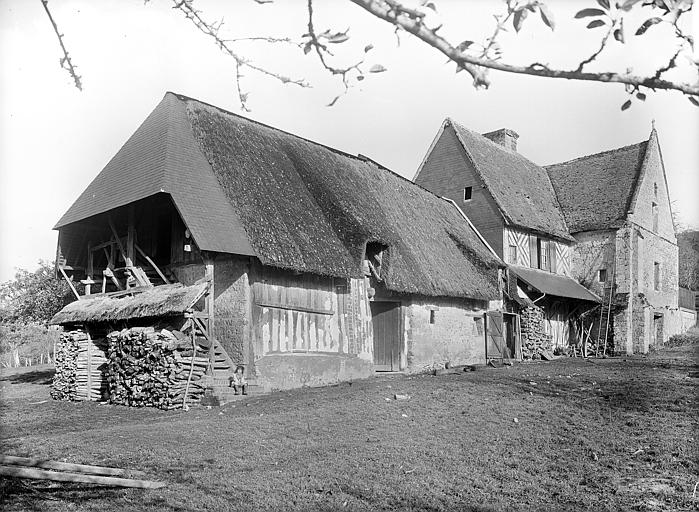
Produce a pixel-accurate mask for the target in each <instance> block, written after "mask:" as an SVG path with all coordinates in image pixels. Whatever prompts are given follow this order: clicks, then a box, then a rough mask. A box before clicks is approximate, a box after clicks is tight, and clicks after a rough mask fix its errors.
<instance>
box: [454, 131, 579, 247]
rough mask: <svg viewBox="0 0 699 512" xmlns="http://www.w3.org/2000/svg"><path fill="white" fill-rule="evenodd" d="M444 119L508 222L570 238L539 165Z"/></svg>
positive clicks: (552, 192)
mask: <svg viewBox="0 0 699 512" xmlns="http://www.w3.org/2000/svg"><path fill="white" fill-rule="evenodd" d="M448 121H449V122H450V123H451V125H452V126H453V127H454V130H455V132H456V135H457V137H458V138H459V140H460V141H461V144H462V146H463V148H464V150H465V151H466V153H467V155H468V156H469V158H470V159H471V161H472V163H473V165H474V167H475V168H476V171H477V172H478V173H479V175H480V176H481V178H482V179H483V182H484V184H485V185H486V187H487V188H488V191H489V192H490V194H491V195H492V196H493V199H494V200H495V202H496V203H497V205H498V207H499V209H500V211H501V212H502V214H503V215H504V216H505V218H506V219H507V221H508V222H509V223H510V224H513V225H515V226H519V227H523V228H526V229H531V230H534V231H538V232H542V233H546V234H549V235H553V236H554V237H558V238H562V239H565V240H572V237H571V236H570V233H569V232H568V228H567V226H566V222H565V219H564V218H563V215H562V213H561V211H560V209H559V207H558V202H557V200H556V195H555V193H554V190H553V187H552V186H551V182H550V180H549V177H548V175H547V173H546V171H545V170H544V169H543V168H542V167H539V166H538V165H536V164H535V163H533V162H532V161H530V160H528V159H526V158H525V157H524V156H522V155H520V154H519V153H517V152H515V151H510V150H508V149H505V148H504V147H502V146H501V145H499V144H496V143H495V142H493V141H491V140H489V139H488V138H486V137H484V136H483V135H481V134H479V133H476V132H474V131H471V130H469V129H467V128H464V127H463V126H461V125H460V124H458V123H455V122H454V121H452V120H448Z"/></svg>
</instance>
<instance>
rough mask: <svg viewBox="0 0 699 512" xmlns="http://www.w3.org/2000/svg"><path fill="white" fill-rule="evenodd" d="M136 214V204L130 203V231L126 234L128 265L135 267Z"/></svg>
mask: <svg viewBox="0 0 699 512" xmlns="http://www.w3.org/2000/svg"><path fill="white" fill-rule="evenodd" d="M134 216H135V209H134V205H129V227H128V231H127V234H126V258H125V260H126V266H127V267H133V266H134V261H135V258H134V243H135V237H136V229H135V226H134Z"/></svg>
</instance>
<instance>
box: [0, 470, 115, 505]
mask: <svg viewBox="0 0 699 512" xmlns="http://www.w3.org/2000/svg"><path fill="white" fill-rule="evenodd" d="M123 492H124V490H123V489H115V488H113V487H105V486H100V485H86V484H80V483H64V482H50V481H43V480H23V479H20V478H5V477H0V503H2V505H3V509H5V510H36V511H43V510H45V509H46V502H49V501H50V502H66V503H73V504H81V503H86V502H88V501H95V500H110V501H113V500H115V499H118V498H120V497H121V496H122V495H123Z"/></svg>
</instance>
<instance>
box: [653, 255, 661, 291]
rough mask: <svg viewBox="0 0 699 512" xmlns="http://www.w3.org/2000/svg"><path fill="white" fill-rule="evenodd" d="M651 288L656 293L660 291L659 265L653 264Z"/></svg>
mask: <svg viewBox="0 0 699 512" xmlns="http://www.w3.org/2000/svg"><path fill="white" fill-rule="evenodd" d="M653 288H654V289H655V290H656V291H659V290H660V263H658V262H657V261H656V262H655V263H653Z"/></svg>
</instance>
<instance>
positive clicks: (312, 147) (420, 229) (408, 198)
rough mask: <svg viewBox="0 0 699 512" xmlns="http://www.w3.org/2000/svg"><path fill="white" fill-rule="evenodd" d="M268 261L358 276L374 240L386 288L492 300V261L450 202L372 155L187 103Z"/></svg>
mask: <svg viewBox="0 0 699 512" xmlns="http://www.w3.org/2000/svg"><path fill="white" fill-rule="evenodd" d="M181 99H182V100H183V101H185V102H186V103H187V111H188V113H189V116H190V119H191V122H192V126H193V129H194V134H195V137H196V138H197V139H198V140H199V142H200V144H201V147H202V150H203V152H204V155H205V156H206V158H207V160H208V161H209V163H210V164H211V168H212V169H213V171H214V174H215V175H216V177H217V178H218V180H219V183H220V184H221V187H222V189H223V191H224V193H225V194H226V196H227V197H228V199H229V201H230V203H231V204H232V205H233V207H234V208H235V210H236V212H237V214H238V215H239V217H240V219H241V221H242V223H243V226H244V227H245V231H246V233H247V235H248V239H249V241H250V245H251V246H252V248H253V250H254V252H255V254H256V255H257V257H258V258H259V259H260V260H261V261H262V263H263V264H266V265H271V266H275V267H280V268H287V269H291V270H295V271H302V272H310V273H314V274H321V275H329V276H337V277H360V276H361V275H362V273H361V260H362V258H363V256H364V251H365V247H366V244H367V242H379V243H381V244H383V245H384V246H386V247H387V248H388V249H387V252H386V254H385V255H384V258H383V263H382V276H381V277H382V278H383V280H384V283H385V285H386V287H387V288H388V289H389V290H392V291H397V292H405V293H417V294H423V295H432V296H457V297H470V298H482V299H488V298H495V297H496V296H497V268H498V266H499V265H501V262H500V261H499V260H498V259H497V258H496V257H494V256H493V255H492V254H491V253H490V252H489V250H488V249H487V247H486V246H485V245H484V244H483V243H482V242H481V241H480V240H479V238H478V235H477V234H476V232H475V231H474V230H473V229H472V228H471V227H469V225H468V223H467V222H466V221H465V220H464V219H463V217H461V214H460V213H459V211H458V210H457V209H456V208H455V207H454V206H453V205H452V204H450V203H448V202H446V201H445V200H443V199H441V198H439V197H437V196H435V195H434V194H432V193H430V192H428V191H426V190H424V189H423V188H421V187H419V186H417V185H415V184H414V183H412V182H411V181H409V180H406V179H404V178H402V177H400V176H398V175H397V174H394V173H393V172H391V171H389V170H387V169H385V168H383V167H380V166H378V165H377V164H375V163H374V162H371V161H369V160H368V159H364V158H359V157H354V156H351V155H348V154H346V153H342V152H340V151H337V150H334V149H332V148H328V147H325V146H322V145H320V144H316V143H314V142H311V141H308V140H305V139H302V138H300V137H297V136H294V135H291V134H289V133H286V132H283V131H280V130H277V129H274V128H271V127H268V126H265V125H263V124H260V123H257V122H254V121H251V120H249V119H246V118H243V117H240V116H237V115H234V114H231V113H229V112H226V111H223V110H221V109H218V108H216V107H213V106H210V105H207V104H204V103H201V102H199V101H196V100H191V99H187V98H183V97H181Z"/></svg>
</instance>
